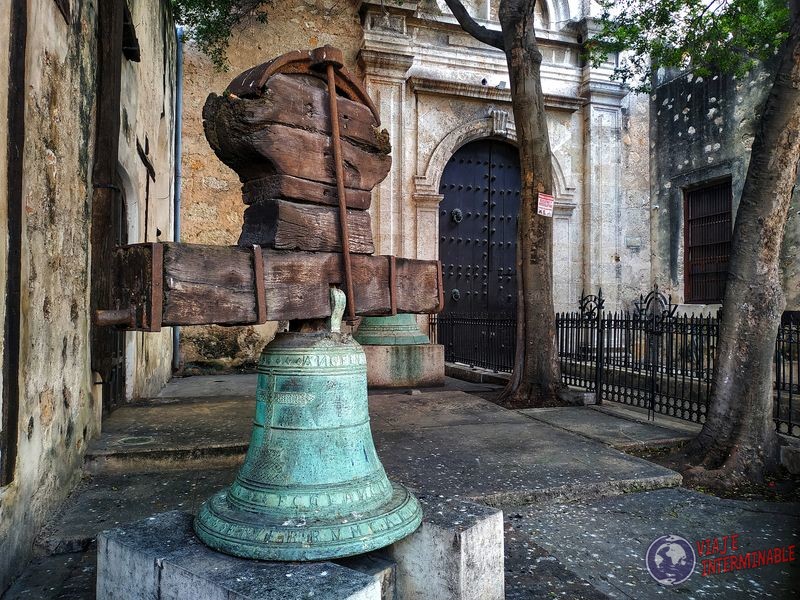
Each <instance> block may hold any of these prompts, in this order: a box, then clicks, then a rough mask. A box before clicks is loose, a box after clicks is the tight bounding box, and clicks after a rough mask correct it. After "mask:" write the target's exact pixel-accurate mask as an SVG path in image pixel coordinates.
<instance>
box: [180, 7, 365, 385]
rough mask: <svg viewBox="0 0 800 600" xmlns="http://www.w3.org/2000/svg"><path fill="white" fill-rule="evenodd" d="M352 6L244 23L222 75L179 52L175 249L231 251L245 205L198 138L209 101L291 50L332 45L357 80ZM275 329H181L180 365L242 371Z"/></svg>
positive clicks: (232, 179) (275, 14)
mask: <svg viewBox="0 0 800 600" xmlns="http://www.w3.org/2000/svg"><path fill="white" fill-rule="evenodd" d="M355 4H356V3H354V2H335V1H332V0H303V1H301V2H275V4H274V5H273V7H272V8H270V10H269V22H268V23H267V24H266V25H264V24H261V23H256V22H253V23H250V24H248V25H247V26H246V27H244V28H243V29H242V31H239V32H237V33H236V34H235V35H234V36H233V38H232V39H231V43H230V47H229V49H228V60H229V63H230V66H229V69H228V71H227V72H219V71H216V70H215V69H214V67H213V65H212V64H211V62H210V61H209V60H208V58H207V57H205V56H204V55H203V54H202V53H200V52H199V51H198V50H197V49H196V48H195V47H193V46H192V44H187V45H186V46H185V54H184V57H185V58H184V60H185V62H184V86H185V87H184V104H183V111H184V112H183V157H182V160H183V180H182V188H181V189H182V199H181V241H183V242H189V243H200V244H217V245H231V244H236V241H237V239H238V238H239V233H240V232H241V227H242V219H243V216H242V215H243V213H244V204H243V203H242V197H241V186H240V183H239V178H238V176H237V175H236V173H235V172H233V171H232V170H231V169H229V168H228V167H226V166H225V165H224V164H222V162H220V161H219V160H218V159H217V157H216V156H215V155H214V152H213V151H212V150H211V148H210V146H209V145H208V142H207V141H206V138H205V135H204V134H203V125H202V119H201V115H202V110H203V104H204V103H205V100H206V97H207V96H208V94H209V93H211V92H215V93H218V94H219V93H221V92H222V91H223V90H224V89H225V88H226V87H227V85H228V83H230V81H231V79H233V77H235V76H236V75H238V74H239V73H241V72H242V71H244V70H245V69H248V68H250V67H252V66H254V65H257V64H260V63H262V62H265V61H267V60H269V59H271V58H274V57H275V56H279V55H280V54H283V53H284V52H288V51H290V50H302V49H307V48H314V47H317V46H322V45H324V44H331V45H334V46H336V47H338V48H340V49H341V50H342V51H343V52H344V56H345V62H346V65H347V67H348V68H349V69H351V70H353V71H355V72H358V64H357V61H356V55H357V53H358V49H359V46H360V43H361V23H360V20H359V17H358V12H357V9H356V6H355ZM276 327H277V324H275V323H267V324H265V325H261V326H258V327H183V328H181V358H182V362H183V364H184V365H185V368H186V370H187V371H188V372H197V371H202V370H205V369H231V368H234V369H235V368H243V367H246V366H248V365H252V364H253V361H254V360H257V358H258V355H259V353H260V350H261V348H262V347H263V345H264V344H266V343H267V342H268V341H269V340H270V339H272V336H273V335H274V333H275V330H276Z"/></svg>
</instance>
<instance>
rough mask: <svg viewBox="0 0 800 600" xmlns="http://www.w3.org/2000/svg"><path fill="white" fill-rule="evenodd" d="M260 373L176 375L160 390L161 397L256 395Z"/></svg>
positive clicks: (159, 395)
mask: <svg viewBox="0 0 800 600" xmlns="http://www.w3.org/2000/svg"><path fill="white" fill-rule="evenodd" d="M257 380H258V375H257V374H255V373H248V374H242V375H239V374H237V375H194V376H192V377H174V378H173V379H171V380H170V382H169V383H167V385H165V386H164V389H162V390H161V392H159V394H158V397H159V398H207V397H214V396H254V395H255V389H256V381H257Z"/></svg>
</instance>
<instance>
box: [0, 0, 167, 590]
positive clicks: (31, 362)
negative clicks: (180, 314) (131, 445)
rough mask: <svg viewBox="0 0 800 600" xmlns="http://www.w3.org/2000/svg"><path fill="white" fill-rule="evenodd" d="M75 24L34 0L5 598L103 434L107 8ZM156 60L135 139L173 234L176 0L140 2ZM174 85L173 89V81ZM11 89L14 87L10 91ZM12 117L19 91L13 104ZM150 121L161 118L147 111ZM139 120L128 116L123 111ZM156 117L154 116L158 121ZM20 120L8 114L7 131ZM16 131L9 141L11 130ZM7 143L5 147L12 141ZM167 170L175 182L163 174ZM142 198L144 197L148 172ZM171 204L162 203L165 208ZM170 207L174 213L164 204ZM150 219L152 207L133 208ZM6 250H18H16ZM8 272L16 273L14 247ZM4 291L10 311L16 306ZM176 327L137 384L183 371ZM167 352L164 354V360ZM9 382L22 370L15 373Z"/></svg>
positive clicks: (141, 76)
mask: <svg viewBox="0 0 800 600" xmlns="http://www.w3.org/2000/svg"><path fill="white" fill-rule="evenodd" d="M69 5H70V9H71V11H70V17H69V19H68V20H67V19H65V18H64V17H63V16H62V14H61V12H60V11H59V9H58V8H57V5H56V3H55V2H53V1H52V0H30V1H29V2H28V27H27V32H28V34H27V44H26V65H25V70H26V75H25V76H26V82H25V83H26V85H25V89H26V93H27V95H26V108H25V144H24V154H23V169H24V177H23V203H24V204H23V221H22V244H21V248H22V278H21V280H22V285H21V288H22V294H21V335H20V369H19V373H18V377H19V389H20V394H19V399H18V400H19V413H20V414H19V419H18V422H17V423H12V424H11V426H17V427H18V431H19V442H18V453H17V460H16V465H15V470H14V477H13V480H12V482H11V483H10V484H8V485H6V486H4V487H0V548H2V552H0V593H1V592H2V590H4V589H5V588H6V586H7V585H8V583H9V582H10V580H11V578H12V577H13V576H14V574H15V572H17V571H18V570H19V569H20V568H21V567H22V566H23V565H24V564H25V562H26V561H27V560H28V558H29V557H30V555H31V552H32V550H33V544H34V538H35V536H36V534H37V533H38V530H39V528H40V527H41V525H42V523H43V522H44V520H45V519H46V518H47V517H49V516H50V515H51V514H52V512H53V510H55V508H57V506H58V505H59V504H60V502H61V501H62V500H63V499H64V498H65V497H66V495H67V494H68V493H69V492H70V490H71V489H72V487H73V485H74V484H75V483H77V481H78V479H79V478H80V473H81V465H82V457H83V453H84V451H85V449H86V446H87V444H88V442H89V441H90V440H91V438H92V437H93V436H94V435H96V434H97V432H98V431H99V429H100V420H101V410H102V397H101V395H100V387H99V386H97V387H93V375H92V373H91V371H90V366H89V365H90V345H89V329H90V324H89V305H90V303H89V289H90V281H89V278H90V246H89V240H90V229H91V222H90V215H91V198H92V193H93V186H92V180H91V174H92V165H93V157H94V141H95V133H96V132H95V121H94V118H95V109H96V103H97V95H96V84H97V82H96V65H97V59H98V57H97V37H96V35H97V34H96V32H97V20H96V19H97V5H96V2H92V1H90V0H72V1H71V2H70V3H69ZM134 15H135V16H134V21H135V23H136V24H137V27H138V29H137V33H138V35H139V42H140V44H141V46H142V59H143V61H145V60H146V61H148V62H147V63H146V64H145V63H144V62H143V63H142V64H141V65H138V66H137V67H132V69H133V70H131V67H130V66H129V65H126V66H124V67H123V89H124V92H123V97H125V107H126V111H127V123H128V127H129V129H130V133H131V134H132V135H141V133H142V132H143V131H150V130H151V128H152V127H154V126H155V123H154V121H153V119H154V120H155V122H158V121H160V120H162V117H161V115H162V113H163V129H164V133H163V134H161V136H160V137H161V139H166V140H167V142H166V143H162V142H161V141H160V140H159V134H158V133H153V134H151V135H153V138H152V139H153V140H154V142H153V143H154V146H153V149H152V155H153V160H154V162H156V163H158V164H159V168H158V171H157V175H156V177H157V179H156V182H155V184H153V183H152V182H151V194H152V196H151V198H152V199H153V201H154V205H153V208H154V212H153V213H151V214H152V215H153V219H154V220H153V224H155V225H156V226H162V227H164V228H165V229H166V231H170V227H169V222H170V216H169V208H168V207H169V202H170V200H169V199H170V197H171V195H170V187H169V185H170V184H169V183H168V181H167V180H168V179H169V178H170V177H171V175H170V173H171V165H172V159H171V157H172V143H171V140H170V139H169V136H170V131H171V130H172V128H173V122H172V107H171V102H172V91H171V90H172V89H173V86H174V70H173V64H174V59H173V57H174V49H175V42H174V30H173V25H172V21H171V16H170V13H169V8H168V3H167V2H166V1H162V0H146V1H140V2H136V3H134ZM7 30H8V19H3V22H2V23H0V57H2V58H0V81H3V82H7V81H8V56H9V53H8V35H7ZM165 88H166V89H165ZM0 96H5V94H0ZM0 109H2V114H3V115H5V114H6V112H5V110H6V103H5V97H4V98H3V100H2V101H0ZM145 115H150V116H148V117H146V116H145ZM123 118H125V115H123ZM148 119H150V120H148ZM5 127H6V119H5V118H3V119H0V134H3V133H5V130H3V128H5ZM0 137H2V139H4V140H5V139H6V136H5V135H0ZM2 146H5V144H3V145H2ZM136 152H137V151H136V146H135V140H134V139H133V137H130V136H128V135H127V133H125V134H123V137H122V139H121V142H120V161H121V162H123V164H125V161H128V162H127V164H133V162H134V160H133V158H132V157H136V156H137V154H136ZM4 153H5V147H3V149H2V150H0V159H2V160H0V164H2V169H0V170H2V172H3V175H2V176H0V184H2V185H0V216H2V217H3V218H2V219H0V221H1V222H2V227H3V228H5V227H6V223H7V220H6V218H5V215H6V209H7V202H8V198H7V185H5V184H6V182H5V168H6V160H5V159H6V157H5V154H4ZM159 178H163V179H164V181H163V184H161V185H160V184H159V181H158V179H159ZM130 185H131V187H130V192H132V193H134V194H136V195H138V196H140V197H144V189H143V180H142V179H137V178H135V177H132V178H131V182H130ZM155 204H158V207H156V206H155ZM164 206H166V207H167V208H164ZM133 213H136V214H138V215H139V218H143V217H142V216H141V215H142V214H143V207H142V210H139V211H133ZM3 246H5V244H3ZM0 257H2V259H3V260H2V261H1V262H0V264H2V265H3V266H2V273H3V277H2V278H0V279H5V273H6V267H7V261H6V260H5V259H6V255H5V249H4V250H3V254H0ZM5 303H6V298H5V294H3V295H2V300H1V301H0V312H2V313H3V314H4V313H5V309H6V306H5ZM166 339H168V334H167V335H166V336H162V337H161V338H158V339H156V340H155V341H153V342H146V343H144V344H143V347H144V348H147V347H148V345H149V347H150V348H151V351H150V360H149V362H147V358H146V357H147V355H148V353H147V351H145V353H144V356H142V355H140V359H139V361H140V362H139V363H138V366H137V369H136V377H137V378H136V383H135V386H134V389H140V390H145V391H146V390H155V389H157V387H158V386H159V385H160V383H161V382H163V381H164V380H165V379H166V377H167V376H168V374H169V370H168V360H169V359H168V357H169V354H170V347H169V345H168V344H167V343H164V342H165V340H166ZM154 354H158V355H159V356H161V355H166V356H167V359H166V360H167V363H166V364H167V369H166V370H165V368H164V364H163V362H164V360H163V359H161V358H159V359H158V360H154V358H153V355H154ZM3 376H4V377H8V376H9V374H7V373H4V375H3Z"/></svg>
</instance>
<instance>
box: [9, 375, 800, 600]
mask: <svg viewBox="0 0 800 600" xmlns="http://www.w3.org/2000/svg"><path fill="white" fill-rule="evenodd" d="M254 387H255V376H249V375H240V376H231V377H213V376H212V377H192V378H187V379H182V380H175V381H173V382H172V383H170V385H168V386H167V388H165V390H164V391H163V392H162V394H161V395H160V396H159V398H156V399H153V400H152V401H150V402H148V403H142V404H139V405H134V406H128V407H124V408H121V409H119V410H117V411H115V413H114V414H113V415H111V417H110V418H108V419H107V420H106V421H105V423H104V434H103V436H102V437H101V438H100V439H99V440H97V441H96V442H95V443H94V444H93V445H92V447H91V450H90V453H89V455H87V467H88V471H89V472H90V473H87V476H86V478H85V479H84V481H83V483H82V484H81V486H80V487H79V489H78V490H76V492H75V493H74V494H73V495H72V497H71V498H70V500H69V501H68V502H67V504H66V505H65V506H64V508H63V511H62V512H61V513H60V515H58V517H57V518H56V519H54V522H53V523H52V524H51V525H50V526H49V527H48V528H47V529H46V530H45V531H44V532H43V534H42V536H41V540H40V548H41V549H42V551H43V552H44V553H45V554H48V555H49V556H45V557H43V558H40V559H38V560H37V561H34V563H32V564H31V566H30V567H29V569H28V570H27V571H26V573H25V574H24V576H23V577H22V578H21V579H20V580H19V581H18V582H17V583H16V584H15V585H14V586H13V587H12V589H11V590H9V591H8V593H7V594H6V595H5V596H4V598H6V599H9V600H10V599H14V598H26V599H42V600H44V599H48V600H50V599H55V598H61V599H64V600H77V599H84V598H86V599H91V598H93V597H94V594H93V590H92V586H93V580H94V568H95V567H94V537H95V535H96V534H97V532H99V531H101V530H103V529H106V528H109V527H112V526H114V525H117V524H120V523H124V522H128V521H132V520H136V519H139V518H142V517H145V516H149V515H151V514H153V513H157V512H164V511H167V510H172V509H182V510H189V511H196V510H197V508H198V507H199V505H200V503H201V502H202V501H203V500H205V499H206V498H207V497H208V496H209V495H211V493H212V492H213V491H215V490H217V489H219V488H220V487H223V486H224V485H227V484H228V483H229V482H230V481H231V480H232V479H233V477H234V475H235V471H236V467H237V464H238V462H239V461H240V460H241V458H242V452H243V450H244V448H245V447H246V444H247V442H248V437H249V430H250V425H249V423H250V420H251V412H252V407H253V402H252V396H253V390H254ZM497 389H498V388H497V387H496V386H494V385H492V384H486V383H476V384H472V383H465V382H460V381H456V380H448V382H447V384H446V385H445V386H444V387H443V388H435V389H428V390H423V391H422V393H397V392H391V391H377V392H375V393H371V394H370V413H371V416H372V424H373V430H374V438H375V442H376V446H377V448H378V451H379V454H380V455H381V457H382V460H383V462H384V465H385V467H386V470H387V472H388V473H389V475H390V477H392V478H395V479H397V480H399V481H402V482H403V483H405V484H407V485H409V486H410V487H412V488H414V489H415V490H416V491H417V493H418V494H420V495H424V496H430V495H433V496H437V497H438V496H448V497H456V496H457V497H464V498H470V499H474V500H477V501H479V502H484V503H488V504H492V505H496V506H500V507H502V508H503V509H504V513H505V520H506V587H507V597H508V598H509V599H522V598H547V597H558V598H576V599H579V598H587V599H594V598H606V597H612V598H614V597H620V598H650V597H654V596H655V595H657V594H658V593H666V591H667V590H668V589H667V588H661V587H660V586H658V585H657V584H655V583H654V582H653V580H652V579H650V577H649V575H648V574H647V573H646V571H645V570H644V563H643V556H644V551H645V550H646V547H647V546H648V545H649V543H650V542H651V541H652V539H654V538H655V537H658V535H662V534H666V533H679V534H682V535H684V536H686V537H687V538H688V539H690V540H691V541H694V540H696V539H700V538H703V537H709V536H714V535H716V534H717V533H735V532H740V533H741V534H742V536H745V534H746V535H747V536H749V537H748V538H747V540H748V541H747V544H748V546H747V548H752V549H758V548H761V546H762V545H764V544H773V543H774V544H775V545H778V544H783V543H789V542H790V541H791V540H793V539H794V538H792V537H791V536H792V535H796V532H797V531H798V530H800V521H798V514H800V509H799V508H798V507H797V506H794V505H760V504H756V503H735V502H731V501H725V500H719V499H716V498H712V497H709V496H704V495H702V494H697V493H694V492H689V491H687V490H683V489H680V488H675V489H665V488H670V487H674V486H676V485H678V484H679V482H680V479H679V476H677V474H675V473H672V472H671V471H669V470H667V469H664V468H663V467H660V466H658V465H654V464H652V463H649V462H647V461H644V460H642V459H639V458H635V457H632V456H629V455H626V454H623V453H622V452H620V451H618V450H616V449H615V448H614V447H613V446H617V447H627V446H630V445H633V446H637V447H638V446H642V445H655V446H661V445H664V444H670V443H675V442H676V441H678V440H680V439H684V438H686V437H687V436H688V435H690V434H691V430H690V429H687V426H686V424H684V423H681V422H679V423H671V422H670V421H669V420H661V421H659V422H657V423H656V424H653V423H648V422H647V421H646V416H643V415H642V414H641V413H637V412H635V411H630V410H627V409H624V408H621V407H615V406H614V405H610V406H604V407H590V408H589V407H580V408H578V407H576V408H564V409H553V410H549V409H547V410H534V411H519V412H517V411H508V410H505V409H502V408H500V407H498V406H496V405H494V404H492V403H490V402H487V401H485V400H484V399H483V398H482V397H493V396H494V395H496V393H497ZM643 490H656V491H651V492H648V491H643ZM620 494H623V495H621V496H620ZM742 539H743V540H744V537H743V538H742ZM792 569H794V570H792ZM792 569H784V570H782V569H781V568H771V569H765V570H754V571H749V572H746V573H740V574H739V575H737V576H733V577H731V576H728V575H726V576H721V577H720V576H712V577H707V578H704V577H700V576H699V573H695V576H693V577H692V578H691V580H690V582H689V583H688V584H685V585H683V586H681V587H680V588H678V590H679V592H678V593H683V594H684V596H686V597H687V598H727V597H748V596H746V592H745V591H742V590H745V589H751V590H752V589H757V590H759V594H761V593H762V592H763V593H764V594H766V593H771V594H772V596H771V597H773V598H782V597H787V598H788V597H793V596H786V595H785V593H787V590H789V589H791V587H790V586H791V585H796V584H795V582H794V580H793V577H795V576H796V572H795V571H796V567H792ZM751 580H752V581H751ZM752 582H755V583H752ZM754 586H755V587H754ZM759 586H760V587H759ZM796 589H800V588H796ZM737 594H739V595H737ZM742 594H745V595H742ZM749 597H754V596H749ZM764 597H767V596H766V595H765V596H764Z"/></svg>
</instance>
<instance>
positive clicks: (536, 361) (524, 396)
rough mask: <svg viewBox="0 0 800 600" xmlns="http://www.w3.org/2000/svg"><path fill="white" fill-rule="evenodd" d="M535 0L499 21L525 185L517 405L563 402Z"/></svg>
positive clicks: (506, 9)
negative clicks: (541, 201) (544, 204)
mask: <svg viewBox="0 0 800 600" xmlns="http://www.w3.org/2000/svg"><path fill="white" fill-rule="evenodd" d="M535 5H536V2H535V0H503V2H501V4H500V25H501V28H502V31H503V40H504V47H505V53H506V60H507V62H508V74H509V78H510V84H511V103H512V107H513V111H514V122H515V125H516V129H517V144H518V146H519V156H520V166H521V171H522V189H521V193H520V208H519V231H518V235H517V282H518V284H517V285H518V293H517V340H516V354H515V358H514V372H513V374H512V376H511V380H510V381H509V383H508V386H507V387H506V389H505V391H504V392H503V394H502V396H501V401H502V402H504V403H505V404H508V405H513V406H515V407H519V406H545V405H552V404H556V403H558V390H559V389H560V388H561V374H560V371H559V364H558V354H557V348H556V319H555V312H554V310H553V219H552V218H549V217H543V216H540V215H538V214H537V210H536V209H537V200H538V194H539V193H545V194H552V191H553V166H552V162H551V156H550V138H549V135H548V132H547V118H546V116H545V109H544V94H543V92H542V83H541V78H540V69H541V64H542V54H541V52H540V51H539V47H538V44H537V42H536V31H535V29H534V24H533V23H534V22H533V18H534V6H535Z"/></svg>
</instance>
